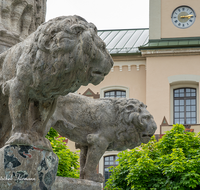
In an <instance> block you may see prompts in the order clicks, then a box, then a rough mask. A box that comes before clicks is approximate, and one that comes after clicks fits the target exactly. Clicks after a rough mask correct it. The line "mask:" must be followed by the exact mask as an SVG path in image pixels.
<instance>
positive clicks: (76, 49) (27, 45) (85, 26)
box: [0, 16, 113, 150]
mask: <svg viewBox="0 0 200 190" xmlns="http://www.w3.org/2000/svg"><path fill="white" fill-rule="evenodd" d="M112 66H113V61H112V58H111V56H110V55H109V53H108V52H107V50H106V49H105V43H104V42H103V41H102V40H101V38H100V37H98V35H97V29H96V27H95V25H94V24H92V23H88V22H87V21H86V20H85V19H83V18H81V17H79V16H66V17H58V18H55V19H52V20H50V21H48V22H46V23H44V24H42V25H41V26H40V27H38V29H37V31H36V32H34V33H32V34H31V35H30V36H29V37H28V38H26V39H25V40H24V41H23V42H21V43H19V44H17V45H15V46H13V47H12V48H10V49H9V50H7V51H6V52H4V53H2V54H0V86H1V87H2V92H1V91H0V110H2V111H1V112H0V130H1V131H0V145H1V146H3V145H4V143H5V141H6V140H7V138H8V137H9V135H10V131H11V129H12V136H11V137H10V138H9V139H8V141H7V144H14V145H15V144H22V145H33V146H36V147H39V148H43V149H47V150H50V149H51V145H50V144H49V143H48V141H47V140H46V139H45V135H46V134H45V130H46V129H45V128H46V123H47V122H48V120H49V118H50V116H51V115H52V114H53V112H54V109H55V106H56V101H57V98H58V96H59V95H66V94H68V93H69V92H75V91H76V90H78V89H79V87H80V86H81V85H87V84H88V83H92V84H94V85H97V84H99V83H100V82H101V81H102V80H103V79H104V76H105V75H107V74H108V73H109V71H110V69H111V67H112ZM11 121H12V122H11ZM11 123H12V124H11Z"/></svg>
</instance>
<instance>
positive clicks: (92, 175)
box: [46, 93, 157, 182]
mask: <svg viewBox="0 0 200 190" xmlns="http://www.w3.org/2000/svg"><path fill="white" fill-rule="evenodd" d="M50 127H53V128H54V129H56V130H57V131H58V133H59V134H60V135H61V136H63V137H67V138H68V139H70V140H72V141H74V142H76V147H77V148H80V150H81V153H80V178H82V179H88V180H93V181H96V182H103V181H104V178H103V176H102V175H101V174H97V173H96V167H97V165H98V163H99V160H100V158H101V157H102V156H103V154H104V152H105V151H107V150H118V151H122V150H125V149H133V148H135V147H137V146H139V145H140V144H141V143H148V142H149V140H150V138H151V136H152V135H153V134H154V133H155V131H156V129H157V126H156V123H155V121H154V119H153V116H152V115H151V114H150V113H149V112H148V111H147V109H146V105H144V104H143V103H142V102H140V101H139V100H136V99H126V98H103V99H96V100H94V99H91V98H88V97H85V96H82V95H78V94H73V93H70V94H68V95H67V96H64V97H59V98H58V103H57V107H56V110H55V112H54V114H53V116H52V117H51V118H50V120H49V122H48V124H47V128H46V129H47V131H46V133H47V132H48V131H49V129H50Z"/></svg>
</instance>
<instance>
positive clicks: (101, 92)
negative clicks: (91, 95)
mask: <svg viewBox="0 0 200 190" xmlns="http://www.w3.org/2000/svg"><path fill="white" fill-rule="evenodd" d="M114 90H122V91H125V92H126V98H129V88H128V87H125V86H107V87H104V88H101V90H100V98H104V93H105V92H107V91H114Z"/></svg>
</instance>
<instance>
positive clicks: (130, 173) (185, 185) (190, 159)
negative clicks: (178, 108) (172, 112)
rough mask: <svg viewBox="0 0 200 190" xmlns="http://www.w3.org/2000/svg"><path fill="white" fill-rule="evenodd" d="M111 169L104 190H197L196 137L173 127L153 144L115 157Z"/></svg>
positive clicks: (199, 156)
mask: <svg viewBox="0 0 200 190" xmlns="http://www.w3.org/2000/svg"><path fill="white" fill-rule="evenodd" d="M118 157H119V159H118V161H119V165H118V166H117V167H115V168H114V167H112V168H111V171H112V175H111V177H110V178H109V180H108V181H107V183H106V187H105V189H108V190H111V189H112V190H190V189H195V190H199V189H200V138H199V134H197V135H196V134H195V133H192V132H185V127H184V126H183V125H179V124H176V125H174V126H173V128H172V129H171V130H170V131H168V132H167V133H166V135H164V136H163V137H162V139H160V140H159V142H157V141H156V140H155V137H152V139H151V141H150V142H149V143H148V144H142V145H141V146H140V147H137V148H135V149H132V150H131V151H127V150H126V151H123V152H121V153H119V154H118Z"/></svg>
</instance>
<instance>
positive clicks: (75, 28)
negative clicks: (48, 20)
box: [70, 24, 86, 35]
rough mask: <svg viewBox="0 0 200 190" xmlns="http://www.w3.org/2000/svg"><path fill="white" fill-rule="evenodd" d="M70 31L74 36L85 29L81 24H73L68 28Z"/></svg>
mask: <svg viewBox="0 0 200 190" xmlns="http://www.w3.org/2000/svg"><path fill="white" fill-rule="evenodd" d="M70 29H71V31H72V32H73V33H74V34H77V35H79V34H82V33H83V31H84V30H86V28H85V27H84V26H83V25H81V24H74V25H72V26H71V27H70Z"/></svg>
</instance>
